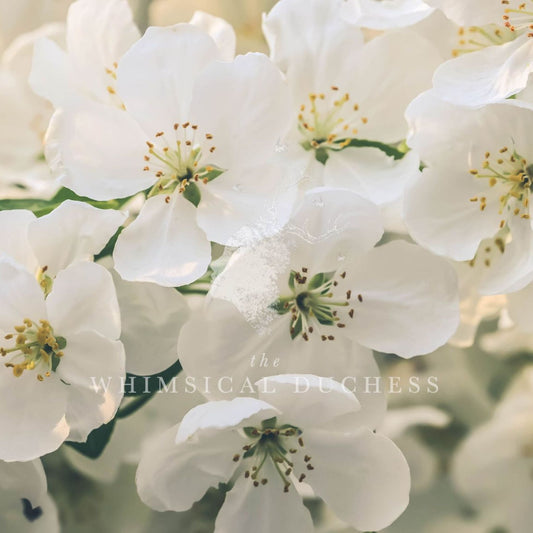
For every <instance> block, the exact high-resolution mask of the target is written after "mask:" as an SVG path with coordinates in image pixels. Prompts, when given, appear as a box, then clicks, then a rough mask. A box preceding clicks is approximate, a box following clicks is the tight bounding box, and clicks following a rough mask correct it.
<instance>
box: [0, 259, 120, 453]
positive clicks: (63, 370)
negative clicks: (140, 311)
mask: <svg viewBox="0 0 533 533" xmlns="http://www.w3.org/2000/svg"><path fill="white" fill-rule="evenodd" d="M0 276H1V279H2V285H1V287H0V303H1V305H0V308H1V311H0V331H1V334H2V341H1V348H0V353H1V355H2V364H1V366H0V390H1V394H2V398H4V400H3V401H2V403H1V404H0V424H1V425H2V427H3V428H4V430H3V431H2V433H1V434H0V458H2V459H4V460H7V461H24V460H30V459H34V458H36V457H39V456H41V455H43V454H45V453H49V452H51V451H53V450H55V449H56V448H58V447H59V445H60V444H61V443H62V442H63V441H64V440H65V439H69V440H75V441H83V440H85V439H86V438H87V435H88V434H89V433H90V431H91V430H93V429H95V428H96V427H98V426H100V425H101V424H103V423H105V422H108V421H109V420H110V419H111V418H112V417H113V415H114V414H115V411H116V410H117V408H118V404H119V403H120V400H121V398H122V392H121V391H120V390H119V387H118V386H117V387H115V386H113V385H112V386H111V387H109V389H108V390H107V391H104V390H102V389H99V390H95V388H94V386H93V384H92V382H91V377H92V376H94V377H96V378H97V379H98V378H99V377H100V376H102V375H103V376H105V377H106V378H107V377H112V381H113V382H114V383H117V385H118V381H119V379H120V377H121V376H124V349H123V346H122V344H121V343H120V342H118V341H116V340H115V339H117V338H118V337H119V336H120V313H119V309H118V303H117V300H116V295H115V290H114V287H113V281H112V279H111V276H110V275H109V273H108V272H107V271H106V270H105V269H104V268H103V267H101V266H99V265H96V264H94V263H90V262H77V263H74V264H73V265H71V266H69V267H67V268H66V269H64V270H61V271H60V272H59V273H58V274H57V276H56V277H55V279H54V280H53V288H52V290H51V291H50V292H49V294H48V296H47V297H45V293H44V292H43V287H42V284H41V283H39V281H38V280H37V279H35V277H34V276H33V275H32V274H30V273H29V272H28V271H27V270H25V269H23V268H22V267H19V266H16V265H15V263H14V262H13V261H12V260H11V259H9V258H7V257H5V258H4V259H2V260H0ZM46 292H48V290H46Z"/></svg>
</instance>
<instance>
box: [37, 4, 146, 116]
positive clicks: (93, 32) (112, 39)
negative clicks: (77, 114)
mask: <svg viewBox="0 0 533 533" xmlns="http://www.w3.org/2000/svg"><path fill="white" fill-rule="evenodd" d="M139 37H140V33H139V30H138V29H137V27H136V26H135V24H134V22H133V18H132V13H131V9H130V7H129V5H128V2H127V1H126V0H77V1H76V2H74V3H73V4H72V5H71V7H70V8H69V11H68V16H67V26H66V50H64V49H63V48H62V47H61V46H60V45H59V44H57V43H56V42H54V41H52V40H50V39H41V40H40V41H38V42H37V43H36V46H35V53H34V58H33V65H32V70H31V75H30V84H31V86H32V88H33V90H34V91H35V92H36V93H37V94H38V95H40V96H42V97H43V98H46V99H47V100H49V101H51V102H52V103H53V104H54V106H55V107H56V108H59V107H64V106H67V105H74V104H75V103H76V102H77V101H78V100H79V99H83V98H89V99H92V100H96V101H98V102H102V103H106V104H109V105H116V106H119V105H120V103H121V102H120V100H119V98H118V97H117V95H116V69H117V65H118V61H119V60H120V58H121V57H122V56H123V55H124V53H125V52H126V51H127V50H128V48H130V46H131V45H132V44H133V43H134V42H136V41H137V40H138V39H139Z"/></svg>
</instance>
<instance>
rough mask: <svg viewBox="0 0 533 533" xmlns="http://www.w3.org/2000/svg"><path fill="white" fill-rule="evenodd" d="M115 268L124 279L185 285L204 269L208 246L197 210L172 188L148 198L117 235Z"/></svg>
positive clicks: (165, 284)
mask: <svg viewBox="0 0 533 533" xmlns="http://www.w3.org/2000/svg"><path fill="white" fill-rule="evenodd" d="M113 259H114V261H115V268H116V270H117V272H118V273H119V274H120V275H121V276H122V278H123V279H125V280H128V281H151V282H153V283H157V284H158V285H163V286H165V287H175V286H179V285H186V284H188V283H191V282H193V281H195V280H197V279H198V278H199V277H200V276H202V274H204V273H205V271H206V270H207V267H208V265H209V263H210V261H211V246H210V245H209V241H208V240H207V237H206V236H205V233H204V232H203V231H202V230H201V229H200V228H199V227H198V225H197V210H196V208H195V207H194V205H193V204H192V203H190V202H189V201H188V200H185V199H184V198H183V197H182V195H181V194H179V193H177V192H175V193H174V195H173V196H172V197H171V199H170V201H169V202H168V203H167V201H166V197H165V196H164V195H158V196H155V197H153V198H150V199H149V200H148V201H147V202H146V204H145V205H144V206H143V208H142V210H141V213H140V214H139V216H138V217H137V219H136V220H135V221H134V222H133V223H132V224H130V225H129V226H128V227H127V228H126V229H125V230H124V231H123V232H122V233H121V234H120V237H119V238H118V241H117V245H116V246H115V252H114V255H113Z"/></svg>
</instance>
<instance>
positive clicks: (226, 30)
mask: <svg viewBox="0 0 533 533" xmlns="http://www.w3.org/2000/svg"><path fill="white" fill-rule="evenodd" d="M189 24H193V25H194V26H198V27H199V28H201V29H203V30H204V31H205V32H206V33H208V34H209V35H210V36H211V37H212V38H213V40H214V41H215V43H216V45H217V46H218V48H219V50H220V58H221V59H223V60H224V61H231V60H232V59H233V58H234V57H235V46H236V42H237V37H236V35H235V31H234V29H233V28H232V26H231V24H230V23H229V22H227V21H226V20H224V19H222V18H220V17H215V16H213V15H210V14H209V13H205V12H204V11H195V12H194V14H193V16H192V18H191V20H190V21H189Z"/></svg>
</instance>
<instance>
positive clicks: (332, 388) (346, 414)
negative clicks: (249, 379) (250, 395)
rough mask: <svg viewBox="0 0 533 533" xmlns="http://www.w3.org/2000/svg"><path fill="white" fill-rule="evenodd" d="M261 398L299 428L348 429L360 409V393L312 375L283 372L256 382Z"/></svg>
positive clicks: (284, 418) (341, 430)
mask: <svg viewBox="0 0 533 533" xmlns="http://www.w3.org/2000/svg"><path fill="white" fill-rule="evenodd" d="M256 386H257V388H258V391H259V394H258V396H259V398H260V399H261V400H264V401H265V402H268V403H269V404H270V405H272V406H274V407H276V408H278V409H279V410H280V411H281V413H282V414H281V416H280V418H281V419H282V420H283V421H284V422H286V423H290V424H294V425H295V426H298V427H299V428H302V429H303V428H315V427H316V428H321V429H324V430H328V431H333V432H337V431H339V432H346V431H349V430H350V429H353V428H352V427H350V425H347V422H349V421H350V419H352V418H353V415H355V414H356V413H357V412H358V411H359V410H360V409H361V404H360V403H359V401H358V400H357V398H356V396H355V395H354V394H352V393H351V392H349V391H348V390H347V389H346V388H345V387H343V386H342V385H341V384H340V383H339V382H337V381H334V380H333V379H329V378H323V377H318V376H315V375H312V374H283V375H278V376H271V377H266V378H263V379H261V380H259V381H258V382H257V383H256Z"/></svg>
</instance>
